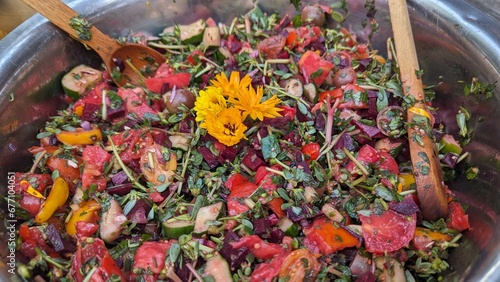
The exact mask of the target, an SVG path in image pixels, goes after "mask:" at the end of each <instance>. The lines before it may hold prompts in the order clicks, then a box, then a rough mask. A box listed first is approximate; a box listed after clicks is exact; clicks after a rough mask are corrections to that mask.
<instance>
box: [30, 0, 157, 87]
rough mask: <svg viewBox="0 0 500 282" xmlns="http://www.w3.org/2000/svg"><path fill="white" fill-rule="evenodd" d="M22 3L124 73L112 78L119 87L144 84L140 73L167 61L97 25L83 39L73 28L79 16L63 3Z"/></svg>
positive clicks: (113, 69) (54, 0)
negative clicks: (112, 36) (111, 35)
mask: <svg viewBox="0 0 500 282" xmlns="http://www.w3.org/2000/svg"><path fill="white" fill-rule="evenodd" d="M21 1H22V2H24V3H25V4H26V5H28V6H29V7H31V8H32V9H34V10H35V11H37V12H38V13H40V14H42V15H43V16H44V17H46V18H47V19H48V20H49V21H50V22H52V23H53V24H55V25H56V26H57V27H59V28H60V29H62V30H64V31H65V32H67V33H68V34H69V35H70V36H72V37H73V38H75V39H76V40H78V41H79V42H81V43H83V44H85V45H87V46H89V47H90V48H92V49H93V50H94V51H96V52H97V54H98V55H99V56H100V57H101V59H102V60H103V62H104V64H105V65H106V68H107V69H108V71H109V72H110V73H113V72H115V73H116V70H119V71H121V75H118V76H114V75H113V76H112V77H113V81H114V82H115V83H116V85H118V86H124V85H125V84H127V83H130V84H133V85H142V84H143V83H144V82H143V77H141V75H139V74H138V71H140V70H144V69H145V68H150V67H151V68H153V69H155V68H156V67H157V66H158V65H160V64H162V63H164V62H165V57H164V56H163V55H162V54H161V53H159V52H157V51H155V50H153V49H151V48H149V47H147V46H144V45H140V44H131V43H127V44H120V43H119V42H118V41H116V40H115V39H112V38H111V37H109V36H107V35H105V34H104V33H102V32H101V31H100V30H98V29H97V28H96V27H95V26H93V25H92V27H90V29H88V31H89V32H90V34H91V37H90V39H88V40H87V39H82V38H81V37H80V36H79V35H78V33H77V31H76V29H74V28H73V27H71V26H70V21H71V19H75V18H77V17H78V13H77V12H75V11H74V10H73V9H71V8H70V7H68V6H67V5H66V4H64V3H63V2H61V1H60V0H21ZM120 61H121V62H120ZM127 61H128V62H127ZM115 62H117V63H115ZM131 65H132V66H133V67H131ZM155 65H156V66H155ZM134 68H135V70H134ZM120 69H121V70H120Z"/></svg>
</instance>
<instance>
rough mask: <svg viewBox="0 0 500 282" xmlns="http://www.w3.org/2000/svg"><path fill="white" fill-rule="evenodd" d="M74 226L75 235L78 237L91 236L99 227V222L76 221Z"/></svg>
mask: <svg viewBox="0 0 500 282" xmlns="http://www.w3.org/2000/svg"><path fill="white" fill-rule="evenodd" d="M75 226H76V237H77V238H80V239H82V238H85V237H91V236H92V235H94V234H95V233H96V232H97V230H98V229H99V224H97V222H86V221H78V222H76V223H75Z"/></svg>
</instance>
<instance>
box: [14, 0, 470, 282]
mask: <svg viewBox="0 0 500 282" xmlns="http://www.w3.org/2000/svg"><path fill="white" fill-rule="evenodd" d="M368 9H369V13H368V16H369V24H370V26H371V28H372V33H371V34H370V35H369V36H368V38H367V41H366V42H361V40H358V39H357V37H356V36H355V34H353V33H351V32H350V31H349V29H347V28H345V27H342V21H343V20H344V18H346V17H347V16H348V15H349V14H348V10H347V8H346V6H345V3H344V1H341V2H339V3H334V4H332V5H331V6H324V5H309V6H306V7H304V8H303V9H302V10H301V11H300V13H299V12H298V13H297V14H296V15H284V16H280V15H278V14H266V13H264V12H263V11H261V10H260V9H259V8H258V7H255V8H254V9H253V10H251V11H249V12H248V13H247V14H246V15H242V16H240V17H236V18H235V19H234V20H233V21H232V23H231V24H230V25H225V24H222V23H217V22H215V21H214V20H213V19H211V18H207V19H200V20H198V21H196V22H194V23H191V24H188V25H175V26H171V27H167V28H165V30H164V31H163V32H162V33H161V34H159V35H158V36H145V35H141V34H136V35H134V36H131V37H128V38H125V39H124V40H130V41H134V42H139V43H142V44H148V45H149V46H151V47H153V48H156V49H158V50H160V51H162V52H163V53H164V54H165V63H164V64H161V65H158V66H153V67H152V68H149V67H148V68H144V69H137V72H138V73H140V74H141V76H142V77H143V84H142V85H127V86H125V87H117V86H116V85H114V84H113V82H112V78H116V76H120V75H121V70H123V68H125V67H133V66H131V65H130V62H122V61H116V68H115V69H112V70H105V69H98V68H92V67H90V66H86V65H80V66H75V67H74V68H73V69H72V70H70V71H69V72H68V73H66V74H65V75H64V77H63V78H62V82H61V83H62V86H63V88H64V92H65V99H66V100H67V102H68V107H67V108H66V109H63V110H60V111H59V112H58V114H57V115H56V116H53V117H51V118H50V120H49V121H48V122H47V123H46V124H45V127H44V128H42V129H41V130H40V132H39V134H38V136H37V138H38V139H39V140H40V145H39V146H34V147H32V148H30V152H31V153H32V154H33V156H34V163H33V166H32V168H31V170H30V171H29V172H18V173H16V175H15V179H16V184H15V188H16V193H17V197H18V198H17V199H18V208H17V210H16V214H17V216H18V218H19V219H21V220H22V224H21V225H20V226H19V232H18V235H19V238H18V243H19V244H18V250H19V252H21V253H22V254H23V255H24V256H26V257H27V258H28V261H27V262H26V263H25V264H20V265H19V267H18V274H19V276H20V277H22V278H24V279H26V280H31V279H38V280H40V279H45V280H51V281H163V280H165V281H167V280H168V281H438V280H440V279H442V275H443V273H444V272H445V271H447V270H448V269H449V268H450V266H449V265H448V263H447V262H446V259H447V256H448V252H449V251H450V249H451V248H454V247H457V246H458V243H459V240H460V238H461V232H462V231H464V230H467V229H468V228H469V222H468V216H467V215H466V213H465V210H464V208H463V207H462V205H461V204H460V203H459V202H457V201H456V199H455V198H454V195H453V192H452V191H451V190H448V210H449V212H448V215H447V217H446V218H441V219H439V220H437V221H428V220H426V219H425V218H422V213H421V210H420V202H419V198H418V195H417V194H416V190H415V179H414V177H413V173H412V168H411V161H410V158H409V156H410V155H409V151H408V140H407V136H406V133H407V131H406V127H407V122H406V110H407V109H408V108H410V107H411V106H412V103H414V101H413V100H412V99H411V98H409V97H405V96H404V94H403V90H402V89H401V81H400V79H399V74H398V68H397V63H396V61H395V57H396V54H395V53H394V48H393V46H392V42H391V40H390V39H389V40H388V41H387V46H388V50H387V53H388V55H387V56H386V57H384V56H382V55H380V54H379V53H378V52H377V50H373V49H372V47H371V45H370V38H371V35H373V33H375V32H376V29H377V27H378V23H377V22H376V21H375V20H374V18H373V14H374V12H375V10H374V9H373V7H368ZM144 59H145V60H147V58H144ZM433 95H434V93H433V91H432V88H431V87H429V88H428V89H426V103H427V104H428V105H429V109H431V110H429V111H424V112H423V113H422V117H423V118H426V119H429V120H430V121H432V123H433V125H434V127H433V129H432V132H433V136H434V137H435V140H436V143H437V144H438V148H439V156H440V160H441V164H442V168H443V171H444V174H445V177H446V180H450V179H452V178H453V177H454V176H455V175H456V172H455V168H456V167H457V164H458V163H460V162H461V161H462V160H463V159H464V158H465V157H466V156H467V153H466V152H463V149H462V146H461V145H460V143H459V141H460V140H459V139H458V136H457V138H455V136H454V135H453V134H451V133H449V132H447V127H446V124H443V123H442V122H441V121H439V120H438V119H436V118H434V114H435V109H433V108H432V107H431V106H432V98H433ZM466 113H467V112H466V111H465V110H464V112H461V113H460V118H458V116H457V120H459V123H460V120H462V121H463V122H464V123H465V121H464V120H463V119H465V118H466ZM459 126H460V125H459ZM463 137H467V138H469V137H470V136H468V135H467V134H466V136H463Z"/></svg>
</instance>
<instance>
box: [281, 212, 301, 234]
mask: <svg viewBox="0 0 500 282" xmlns="http://www.w3.org/2000/svg"><path fill="white" fill-rule="evenodd" d="M278 228H279V229H281V230H283V232H285V235H286V236H290V237H296V236H297V235H299V228H298V227H297V225H296V224H295V223H293V221H291V220H290V219H289V218H287V217H282V218H281V219H280V220H279V222H278Z"/></svg>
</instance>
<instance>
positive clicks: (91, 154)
mask: <svg viewBox="0 0 500 282" xmlns="http://www.w3.org/2000/svg"><path fill="white" fill-rule="evenodd" d="M82 158H83V161H84V167H83V173H82V189H83V190H85V189H87V188H88V187H89V186H90V185H92V184H95V185H97V190H98V191H104V189H106V185H107V184H106V183H107V181H106V177H104V175H103V172H104V165H105V164H106V163H108V162H109V160H110V159H111V155H110V154H109V153H108V152H106V151H105V150H104V149H103V148H101V146H99V145H93V146H87V147H85V148H84V149H83V152H82Z"/></svg>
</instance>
